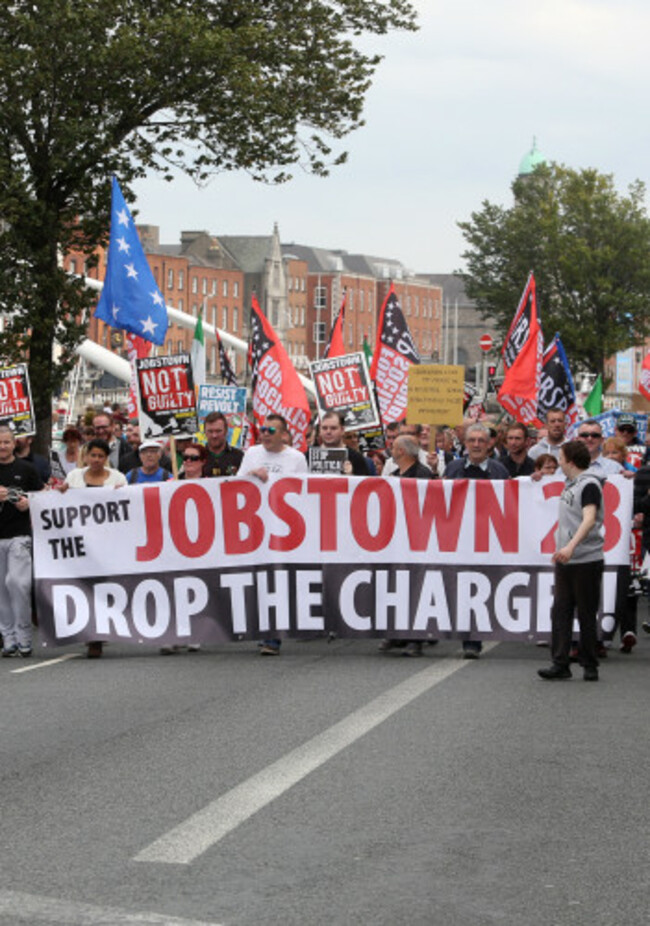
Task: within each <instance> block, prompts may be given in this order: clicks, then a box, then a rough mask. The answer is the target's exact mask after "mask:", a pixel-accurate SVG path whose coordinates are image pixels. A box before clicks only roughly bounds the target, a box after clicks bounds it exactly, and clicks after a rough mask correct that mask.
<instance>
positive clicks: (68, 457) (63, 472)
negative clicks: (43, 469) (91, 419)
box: [50, 427, 83, 480]
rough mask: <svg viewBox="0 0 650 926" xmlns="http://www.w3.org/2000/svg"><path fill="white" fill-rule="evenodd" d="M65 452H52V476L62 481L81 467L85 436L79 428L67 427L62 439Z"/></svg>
mask: <svg viewBox="0 0 650 926" xmlns="http://www.w3.org/2000/svg"><path fill="white" fill-rule="evenodd" d="M61 442H62V443H63V445H64V446H63V450H62V451H61V450H51V451H50V459H51V463H50V469H51V471H52V476H53V477H55V478H56V479H59V480H62V479H65V477H66V476H67V475H68V473H69V472H70V470H72V469H75V468H76V467H77V466H78V465H79V460H80V451H81V445H82V443H83V435H82V433H81V431H80V430H79V428H73V427H67V428H66V429H65V431H64V432H63V435H62V437H61Z"/></svg>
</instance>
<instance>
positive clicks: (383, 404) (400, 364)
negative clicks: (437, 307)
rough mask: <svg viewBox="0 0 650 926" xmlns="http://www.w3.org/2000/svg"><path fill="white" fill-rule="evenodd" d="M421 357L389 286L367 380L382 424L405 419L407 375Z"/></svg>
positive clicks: (392, 289) (397, 301)
mask: <svg viewBox="0 0 650 926" xmlns="http://www.w3.org/2000/svg"><path fill="white" fill-rule="evenodd" d="M419 362H420V355H419V354H418V352H417V348H416V346H415V342H414V341H413V338H412V336H411V332H410V331H409V328H408V325H407V324H406V319H405V318H404V313H403V312H402V307H401V306H400V304H399V300H398V298H397V293H396V292H395V287H394V286H393V284H392V283H391V285H390V289H389V290H388V294H387V296H386V298H385V299H384V303H383V305H382V307H381V312H380V314H379V324H378V327H377V341H376V343H375V352H374V355H373V358H372V366H371V367H370V378H371V379H372V380H374V382H375V384H376V386H377V398H378V400H379V411H380V413H381V420H382V421H383V423H384V424H389V423H390V422H391V421H400V420H401V419H402V418H404V417H405V416H406V404H407V390H408V372H409V367H410V366H411V364H412V363H419Z"/></svg>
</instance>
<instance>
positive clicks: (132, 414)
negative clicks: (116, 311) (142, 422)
mask: <svg viewBox="0 0 650 926" xmlns="http://www.w3.org/2000/svg"><path fill="white" fill-rule="evenodd" d="M152 349H153V342H152V341H146V340H145V339H144V338H141V337H139V336H138V335H136V334H131V333H130V332H129V331H127V332H126V355H127V357H128V358H129V363H130V364H131V388H130V389H129V398H128V399H127V403H126V409H127V416H128V417H129V418H137V417H138V396H137V391H136V388H137V387H136V371H135V361H136V359H139V358H141V357H148V356H149V355H150V353H151V351H152Z"/></svg>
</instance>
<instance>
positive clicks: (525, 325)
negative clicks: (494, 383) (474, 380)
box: [501, 271, 537, 373]
mask: <svg viewBox="0 0 650 926" xmlns="http://www.w3.org/2000/svg"><path fill="white" fill-rule="evenodd" d="M533 307H534V308H535V311H536V310H537V299H536V296H535V277H534V276H533V273H532V271H531V273H530V274H529V276H528V281H527V283H526V286H525V287H524V292H523V294H522V297H521V299H520V300H519V305H518V306H517V311H516V312H515V317H514V318H513V319H512V323H511V325H510V329H509V330H508V334H507V336H506V339H505V341H504V342H503V347H502V348H501V356H502V357H503V371H504V373H507V372H508V370H509V369H510V367H511V366H512V364H513V363H514V362H515V359H516V357H517V354H518V353H519V351H520V350H521V347H522V345H523V343H524V341H525V340H526V339H527V337H528V329H529V328H530V323H531V315H532V311H533Z"/></svg>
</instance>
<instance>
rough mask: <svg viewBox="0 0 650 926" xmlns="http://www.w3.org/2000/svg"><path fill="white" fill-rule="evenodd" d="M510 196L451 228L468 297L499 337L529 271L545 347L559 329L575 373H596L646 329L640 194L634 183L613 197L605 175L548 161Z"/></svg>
mask: <svg viewBox="0 0 650 926" xmlns="http://www.w3.org/2000/svg"><path fill="white" fill-rule="evenodd" d="M512 191H513V194H514V204H513V205H512V207H511V208H509V209H506V208H504V207H502V206H496V205H493V204H492V203H489V202H484V203H483V206H482V209H481V211H480V212H474V213H472V217H471V221H469V222H460V223H459V226H460V228H461V230H462V232H463V235H464V237H465V240H466V242H467V244H468V245H469V248H468V250H467V251H465V253H464V254H463V258H464V259H465V260H466V262H467V271H466V272H465V273H463V276H464V278H465V282H466V288H467V292H468V294H469V295H470V297H472V298H473V299H475V300H476V302H477V305H478V307H479V309H480V310H481V311H482V312H483V314H484V315H485V316H486V317H489V318H492V319H493V320H495V322H496V324H497V327H498V329H499V330H500V331H501V332H502V333H503V334H504V335H505V334H506V332H507V330H508V328H509V326H510V323H511V321H512V318H513V316H514V313H515V309H516V307H517V304H518V302H519V298H520V296H521V293H522V291H523V288H524V285H525V283H526V279H527V277H528V274H529V272H530V271H531V270H533V272H534V274H535V281H536V284H537V302H538V308H539V311H540V317H541V322H542V326H543V329H544V331H545V333H546V341H547V342H548V341H550V339H551V337H552V336H553V334H554V333H555V332H556V331H558V332H559V333H560V336H561V338H562V343H563V344H564V347H565V349H566V351H567V355H568V357H569V361H570V362H571V364H572V365H573V366H574V367H577V368H580V369H584V370H585V371H588V372H592V373H602V372H603V368H604V362H605V360H606V359H607V357H610V356H611V355H612V354H614V353H616V352H617V351H619V350H623V349H626V348H628V347H630V346H632V345H634V344H639V343H641V342H642V341H643V339H644V338H645V337H646V336H647V335H648V333H649V332H650V221H649V219H648V217H647V215H646V209H645V205H644V197H645V188H644V186H643V184H642V183H640V182H638V181H637V182H635V183H633V184H631V185H630V187H629V188H628V193H627V195H626V196H622V195H620V194H619V193H618V192H617V191H616V189H615V187H614V179H613V177H612V176H611V175H606V174H600V173H598V171H596V170H593V169H586V170H578V171H576V170H571V169H569V168H567V167H564V166H561V165H558V164H550V165H540V166H539V167H537V168H536V169H535V170H534V171H533V173H532V174H529V175H527V176H524V177H519V178H517V179H516V180H515V181H514V183H513V185H512Z"/></svg>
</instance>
